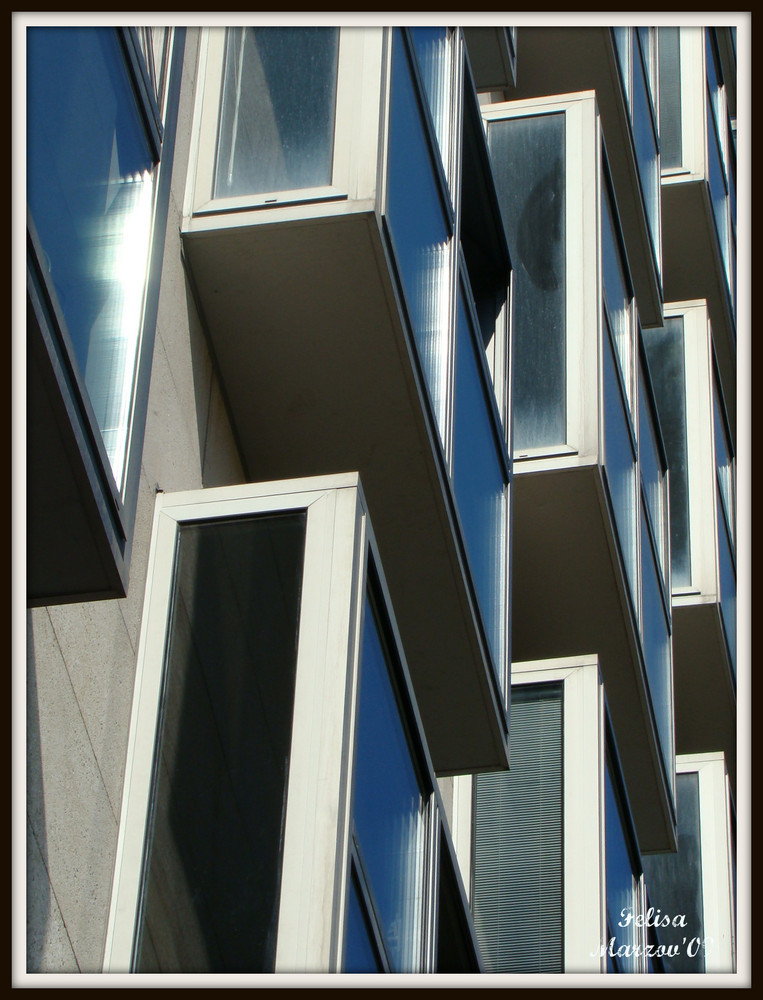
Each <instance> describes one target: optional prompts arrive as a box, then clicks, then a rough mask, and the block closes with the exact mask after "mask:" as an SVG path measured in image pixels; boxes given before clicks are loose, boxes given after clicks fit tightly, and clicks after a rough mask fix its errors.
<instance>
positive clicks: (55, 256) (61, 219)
mask: <svg viewBox="0 0 763 1000" xmlns="http://www.w3.org/2000/svg"><path fill="white" fill-rule="evenodd" d="M136 51H137V50H136V48H135V47H134V46H133V44H132V36H130V35H129V34H125V33H122V32H119V31H115V30H113V29H109V28H71V27H67V28H30V29H29V30H28V32H27V65H28V68H27V144H28V174H27V199H28V206H29V211H30V214H31V217H32V220H33V225H34V228H35V230H36V235H37V239H38V240H39V246H40V253H41V264H42V268H43V277H44V280H45V282H46V284H47V286H48V289H49V290H50V291H51V293H52V294H53V295H54V296H55V299H56V302H57V305H58V307H59V308H60V311H61V314H62V317H63V320H64V322H65V329H64V330H62V331H60V335H61V337H62V340H63V342H64V344H65V345H66V348H67V350H68V352H69V354H70V357H71V360H72V362H73V363H74V364H75V365H76V369H77V373H78V376H79V378H80V379H81V380H82V382H83V383H84V387H85V390H86V393H87V398H88V400H89V403H90V406H91V407H92V414H93V418H94V420H95V423H96V426H97V429H98V432H99V433H100V437H101V439H102V441H103V444H104V447H105V451H106V455H107V456H108V461H109V465H110V469H111V473H112V476H113V479H114V482H115V484H116V487H117V492H118V494H119V495H121V494H122V493H123V492H124V487H125V475H126V471H127V469H126V465H127V458H128V448H129V443H130V432H131V427H132V416H133V403H134V390H135V383H136V371H137V369H136V365H137V361H138V357H139V352H140V343H141V331H142V321H143V303H144V290H145V286H146V277H147V268H148V257H149V248H150V240H151V226H152V217H153V207H154V196H155V185H156V168H157V164H158V160H159V133H158V128H157V125H156V124H155V115H156V114H158V112H157V110H156V107H155V104H154V105H153V106H150V107H148V108H145V109H144V106H143V105H144V100H145V97H144V95H145V93H146V91H145V90H139V83H138V81H137V80H136V78H135V73H134V71H133V69H132V65H133V64H132V63H131V58H132V59H135V58H137V56H136ZM146 103H148V102H146ZM147 121H148V122H150V123H152V124H153V127H149V126H147V124H146V122H147Z"/></svg>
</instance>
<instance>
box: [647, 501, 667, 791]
mask: <svg viewBox="0 0 763 1000" xmlns="http://www.w3.org/2000/svg"><path fill="white" fill-rule="evenodd" d="M641 581H642V585H641V587H642V589H641V607H642V624H641V633H642V638H643V641H644V662H645V665H646V676H647V680H648V682H649V693H650V695H651V699H652V707H653V708H654V717H655V722H656V724H657V733H658V735H659V738H660V750H661V752H662V759H663V763H664V764H665V773H666V775H667V778H668V781H669V782H670V781H672V779H673V772H674V767H673V763H674V762H673V665H672V664H673V661H672V646H671V641H670V625H669V622H668V616H667V614H666V611H665V603H664V601H663V599H662V591H661V590H660V583H659V578H658V576H657V564H656V562H655V558H654V555H653V550H652V545H651V542H650V540H649V535H648V534H647V527H646V518H645V516H644V513H643V511H642V513H641Z"/></svg>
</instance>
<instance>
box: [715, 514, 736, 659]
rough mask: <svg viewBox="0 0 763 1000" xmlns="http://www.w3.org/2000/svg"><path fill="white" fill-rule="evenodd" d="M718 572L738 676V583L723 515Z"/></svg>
mask: <svg viewBox="0 0 763 1000" xmlns="http://www.w3.org/2000/svg"><path fill="white" fill-rule="evenodd" d="M718 571H719V574H720V578H721V616H722V618H723V628H724V631H725V632H726V641H727V643H728V647H729V656H730V658H731V666H732V667H733V669H734V673H735V674H736V665H737V664H736V656H737V624H736V614H737V582H736V570H735V569H734V562H733V560H732V558H731V546H730V545H729V536H728V532H727V531H726V524H725V522H724V520H723V517H722V515H719V517H718Z"/></svg>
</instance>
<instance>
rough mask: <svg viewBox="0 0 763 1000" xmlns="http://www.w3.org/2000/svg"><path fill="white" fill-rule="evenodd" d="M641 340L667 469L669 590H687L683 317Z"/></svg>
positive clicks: (688, 565)
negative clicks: (647, 364) (668, 472)
mask: <svg viewBox="0 0 763 1000" xmlns="http://www.w3.org/2000/svg"><path fill="white" fill-rule="evenodd" d="M643 337H644V344H645V345H646V353H647V358H648V360H649V371H650V373H651V376H652V384H653V386H654V398H655V402H656V404H657V412H658V413H659V417H660V430H661V431H662V440H663V442H664V444H665V451H666V453H667V459H668V468H669V469H670V477H669V492H670V565H671V572H672V576H673V586H674V587H688V586H689V585H690V584H691V559H690V555H691V550H690V545H689V471H688V466H687V444H686V374H685V361H684V321H683V317H681V316H675V317H671V318H668V319H666V320H665V326H663V327H658V328H656V329H653V330H644V331H643Z"/></svg>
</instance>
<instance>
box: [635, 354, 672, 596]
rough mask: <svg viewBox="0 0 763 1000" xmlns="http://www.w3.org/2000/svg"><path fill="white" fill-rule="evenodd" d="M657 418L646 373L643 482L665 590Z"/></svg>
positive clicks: (641, 440) (662, 478)
mask: <svg viewBox="0 0 763 1000" xmlns="http://www.w3.org/2000/svg"><path fill="white" fill-rule="evenodd" d="M655 421H656V416H655V414H654V411H653V409H652V406H651V404H650V402H649V397H648V395H647V388H646V385H645V384H644V376H643V373H642V374H641V377H640V378H639V438H638V446H639V457H640V459H641V481H642V483H643V486H644V492H645V494H646V500H647V504H648V506H649V516H650V519H651V522H652V528H653V530H654V533H655V537H656V540H657V551H658V554H659V559H660V570H661V572H662V577H663V580H664V581H665V586H666V587H667V585H668V576H667V568H668V567H667V564H668V559H667V555H668V553H667V502H666V501H667V496H666V492H667V491H666V482H665V470H664V468H663V464H662V458H661V457H660V453H659V449H658V444H657V424H656V422H655Z"/></svg>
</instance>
